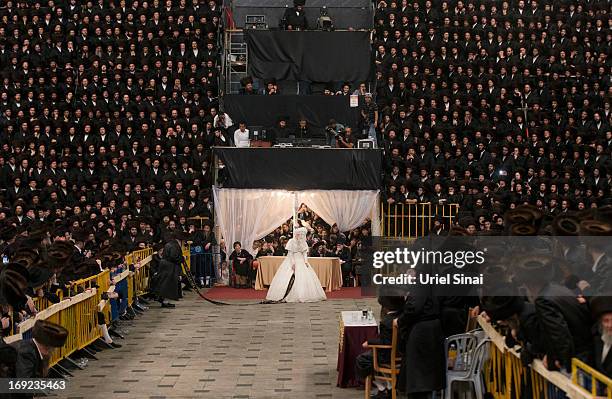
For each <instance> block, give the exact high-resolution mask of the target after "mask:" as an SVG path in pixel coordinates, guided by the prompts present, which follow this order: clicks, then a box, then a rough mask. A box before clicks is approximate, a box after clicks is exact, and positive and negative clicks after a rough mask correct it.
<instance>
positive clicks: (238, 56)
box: [223, 29, 249, 94]
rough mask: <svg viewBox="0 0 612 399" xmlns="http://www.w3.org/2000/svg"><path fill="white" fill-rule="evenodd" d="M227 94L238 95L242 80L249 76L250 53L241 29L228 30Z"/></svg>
mask: <svg viewBox="0 0 612 399" xmlns="http://www.w3.org/2000/svg"><path fill="white" fill-rule="evenodd" d="M223 52H224V56H223V61H224V65H223V70H224V75H225V76H224V86H225V90H224V91H225V94H237V93H238V92H239V90H240V88H241V87H242V86H241V84H240V80H241V79H242V78H244V77H246V76H247V70H248V62H249V53H248V50H247V44H246V41H245V37H244V32H243V31H242V30H241V29H237V30H226V31H225V38H224V47H223Z"/></svg>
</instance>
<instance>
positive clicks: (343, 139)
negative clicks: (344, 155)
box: [336, 127, 357, 148]
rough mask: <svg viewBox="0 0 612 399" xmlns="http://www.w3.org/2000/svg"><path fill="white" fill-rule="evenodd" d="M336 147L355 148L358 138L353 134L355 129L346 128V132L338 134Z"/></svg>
mask: <svg viewBox="0 0 612 399" xmlns="http://www.w3.org/2000/svg"><path fill="white" fill-rule="evenodd" d="M336 141H337V144H336V147H338V148H355V147H356V145H357V140H356V139H355V136H353V129H351V128H350V127H346V128H344V133H343V134H339V135H338V136H336Z"/></svg>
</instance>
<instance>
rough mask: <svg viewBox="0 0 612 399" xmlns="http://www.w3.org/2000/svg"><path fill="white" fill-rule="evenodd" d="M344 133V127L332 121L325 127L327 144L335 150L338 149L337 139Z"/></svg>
mask: <svg viewBox="0 0 612 399" xmlns="http://www.w3.org/2000/svg"><path fill="white" fill-rule="evenodd" d="M342 132H344V125H342V124H341V123H338V122H336V120H335V119H330V120H329V123H328V124H327V126H326V127H325V138H326V139H327V144H328V145H329V146H330V147H332V148H335V147H336V139H337V137H338V136H339V135H341V134H342Z"/></svg>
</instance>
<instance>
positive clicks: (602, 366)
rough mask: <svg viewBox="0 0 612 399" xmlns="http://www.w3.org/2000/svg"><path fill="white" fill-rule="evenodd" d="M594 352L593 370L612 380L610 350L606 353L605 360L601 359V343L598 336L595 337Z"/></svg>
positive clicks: (611, 356)
mask: <svg viewBox="0 0 612 399" xmlns="http://www.w3.org/2000/svg"><path fill="white" fill-rule="evenodd" d="M594 350H595V363H594V364H595V368H596V369H597V370H599V371H601V372H602V373H604V374H605V375H606V376H608V377H610V378H612V349H611V350H609V351H608V355H607V356H606V358H605V359H602V358H601V355H603V341H602V340H601V336H599V335H598V336H596V337H595V342H594Z"/></svg>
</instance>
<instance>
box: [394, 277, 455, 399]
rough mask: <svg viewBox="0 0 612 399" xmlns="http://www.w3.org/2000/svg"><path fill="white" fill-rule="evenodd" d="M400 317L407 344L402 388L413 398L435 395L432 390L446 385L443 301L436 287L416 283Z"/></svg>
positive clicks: (401, 373)
mask: <svg viewBox="0 0 612 399" xmlns="http://www.w3.org/2000/svg"><path fill="white" fill-rule="evenodd" d="M396 320H397V323H398V327H399V329H400V336H401V338H402V342H404V343H405V347H404V356H403V357H402V368H401V371H400V376H399V380H398V386H399V390H400V391H404V392H406V393H407V394H408V398H409V399H427V398H431V393H432V391H438V390H440V389H444V387H445V386H446V360H445V359H446V356H445V354H444V333H443V332H442V323H441V321H440V304H439V303H438V298H437V297H436V296H434V295H433V293H432V288H431V287H428V286H416V287H415V289H414V290H413V292H411V293H410V295H409V296H408V298H407V299H406V303H405V305H404V311H403V313H402V315H401V316H400V317H399V318H398V319H396Z"/></svg>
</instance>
